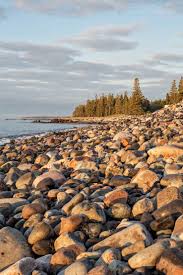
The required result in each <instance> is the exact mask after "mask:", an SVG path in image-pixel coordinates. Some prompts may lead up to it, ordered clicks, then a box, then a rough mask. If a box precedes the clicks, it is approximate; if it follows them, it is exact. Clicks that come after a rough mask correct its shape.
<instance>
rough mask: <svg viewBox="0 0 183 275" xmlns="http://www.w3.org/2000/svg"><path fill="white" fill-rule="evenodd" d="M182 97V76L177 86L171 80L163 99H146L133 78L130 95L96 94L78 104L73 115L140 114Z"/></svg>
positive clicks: (137, 82)
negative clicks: (83, 102)
mask: <svg viewBox="0 0 183 275" xmlns="http://www.w3.org/2000/svg"><path fill="white" fill-rule="evenodd" d="M182 99H183V77H181V79H180V81H179V86H178V88H177V84H176V81H175V80H174V81H173V82H172V85H171V88H170V91H169V92H168V93H167V95H166V98H165V99H159V100H151V101H150V100H148V99H147V98H145V97H144V95H143V93H142V90H141V88H140V82H139V79H138V78H135V80H134V85H133V90H132V94H131V96H129V95H128V93H127V92H124V93H121V94H118V95H116V96H114V95H113V94H108V95H102V96H99V97H98V96H96V97H95V99H91V100H87V102H86V104H83V105H79V106H77V107H76V108H75V110H74V112H73V116H74V117H104V116H110V115H118V114H125V115H141V114H144V113H146V112H154V111H156V110H159V109H161V108H163V107H164V105H166V104H174V103H178V102H179V101H181V100H182Z"/></svg>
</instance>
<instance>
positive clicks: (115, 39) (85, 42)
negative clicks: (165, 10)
mask: <svg viewBox="0 0 183 275" xmlns="http://www.w3.org/2000/svg"><path fill="white" fill-rule="evenodd" d="M138 28H139V26H138V25H130V26H120V25H107V26H102V27H101V26H99V27H95V28H91V29H89V30H87V31H84V32H82V33H80V34H78V35H75V36H74V37H72V38H68V39H63V40H62V42H63V43H66V44H69V45H72V46H73V45H74V46H79V47H82V48H86V49H89V50H92V51H96V52H108V51H110V52H112V51H121V50H133V49H135V48H136V47H137V46H138V43H137V42H136V41H129V40H126V39H124V38H125V37H127V36H129V35H131V34H132V33H133V32H135V31H136V30H137V29H138Z"/></svg>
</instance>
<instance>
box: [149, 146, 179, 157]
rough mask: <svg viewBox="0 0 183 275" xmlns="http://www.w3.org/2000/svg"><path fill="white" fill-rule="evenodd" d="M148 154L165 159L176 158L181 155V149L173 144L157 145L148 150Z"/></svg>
mask: <svg viewBox="0 0 183 275" xmlns="http://www.w3.org/2000/svg"><path fill="white" fill-rule="evenodd" d="M148 154H149V156H155V157H156V158H159V157H163V158H165V159H168V158H173V159H176V158H177V157H180V156H182V155H183V149H182V148H179V147H177V146H174V145H164V146H157V147H155V148H152V149H150V150H149V151H148Z"/></svg>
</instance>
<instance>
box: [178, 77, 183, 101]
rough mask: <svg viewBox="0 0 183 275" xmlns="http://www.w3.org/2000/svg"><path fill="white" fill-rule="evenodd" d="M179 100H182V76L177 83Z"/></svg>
mask: <svg viewBox="0 0 183 275" xmlns="http://www.w3.org/2000/svg"><path fill="white" fill-rule="evenodd" d="M178 92H179V99H180V100H182V99H183V76H182V77H181V79H180V81H179V89H178Z"/></svg>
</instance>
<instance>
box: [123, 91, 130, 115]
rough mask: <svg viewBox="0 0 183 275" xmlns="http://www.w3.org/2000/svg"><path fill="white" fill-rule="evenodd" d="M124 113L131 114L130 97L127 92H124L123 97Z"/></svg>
mask: <svg viewBox="0 0 183 275" xmlns="http://www.w3.org/2000/svg"><path fill="white" fill-rule="evenodd" d="M122 113H123V114H125V115H128V114H129V98H128V93H127V92H125V93H124V97H123V104H122Z"/></svg>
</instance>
